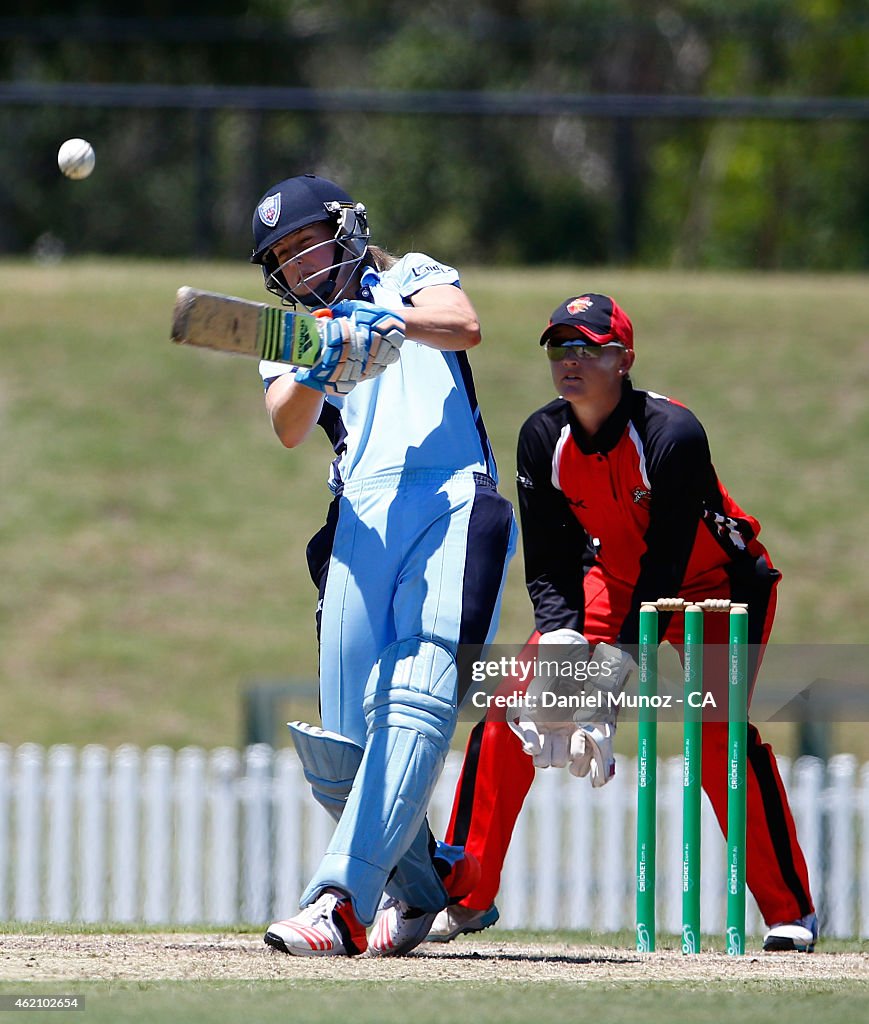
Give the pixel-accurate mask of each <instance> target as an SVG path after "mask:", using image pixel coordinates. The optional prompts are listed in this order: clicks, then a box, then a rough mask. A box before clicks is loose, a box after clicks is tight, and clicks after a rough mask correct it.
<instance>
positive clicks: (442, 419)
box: [260, 253, 498, 491]
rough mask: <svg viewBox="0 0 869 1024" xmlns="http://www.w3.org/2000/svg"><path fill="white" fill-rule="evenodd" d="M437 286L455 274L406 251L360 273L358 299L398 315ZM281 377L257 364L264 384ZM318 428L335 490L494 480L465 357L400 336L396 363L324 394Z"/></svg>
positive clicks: (277, 368) (273, 367)
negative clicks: (427, 477) (425, 472)
mask: <svg viewBox="0 0 869 1024" xmlns="http://www.w3.org/2000/svg"><path fill="white" fill-rule="evenodd" d="M442 284H452V285H456V286H458V285H459V275H458V272H457V271H456V270H454V269H453V268H452V267H447V266H444V265H443V264H441V263H437V262H435V260H433V259H432V258H431V257H430V256H426V255H425V254H424V253H408V254H407V255H406V256H403V257H402V258H401V259H400V260H399V261H398V262H397V263H396V264H395V265H394V266H392V267H390V268H389V269H388V270H384V271H377V270H374V269H373V268H370V267H369V268H366V269H365V270H364V271H363V274H362V283H361V294H362V295H363V296H364V297H365V298H366V299H370V301H371V302H373V303H375V304H376V305H378V306H384V307H386V308H387V309H393V310H395V311H396V312H399V313H400V312H401V308H402V306H406V305H411V303H410V297H411V296H412V295H414V294H415V293H416V292H418V291H420V290H421V289H423V288H429V287H431V286H432V285H442ZM286 372H294V371H292V370H290V371H288V370H287V367H286V365H284V364H281V363H271V362H266V361H262V362H261V363H260V374H261V375H262V378H263V380H264V381H266V382H269V381H271V380H273V379H274V378H275V377H277V376H279V375H280V374H282V373H286ZM320 425H321V426H322V427H323V429H324V430H325V431H326V433H327V434H329V436H330V438H331V440H332V443H333V446H334V448H335V451H336V453H337V456H338V457H337V458H336V460H335V461H334V462H333V464H332V472H331V477H330V481H329V486H330V487H331V488H332V490H334V491H338V490H340V489H341V487H342V485H343V484H344V483H347V482H348V481H350V480H357V479H361V478H364V477H372V476H380V475H384V474H392V473H400V472H402V471H405V470H420V469H435V470H441V471H443V470H446V471H447V472H449V473H454V472H457V471H460V470H468V471H472V472H478V473H486V474H488V475H489V476H491V477H492V478H493V479H494V480H496V481H497V479H498V478H497V469H496V467H495V459H494V456H493V454H492V447H491V445H490V443H489V438H488V436H487V434H486V428H485V427H484V425H483V420H482V417H481V415H480V410H479V408H478V406H477V397H476V393H475V390H474V381H473V377H472V375H471V367H470V363H469V361H468V357H467V353H465V352H441V351H439V350H438V349H434V348H431V347H430V346H428V345H423V344H420V343H419V342H416V341H414V340H413V339H412V338H407V339H406V341H405V342H404V344H403V345H402V347H401V358H400V359H399V360H398V362H396V363H393V364H392V365H391V366H388V367H387V368H386V369H385V370H384V372H383V373H382V374H381V375H380V376H379V377H376V378H375V379H374V380H366V381H362V382H361V383H359V384H357V385H356V387H355V388H354V389H353V390H352V391H351V392H350V394H349V395H345V396H343V397H333V396H327V398H326V403H325V404H324V407H323V414H322V415H321V417H320Z"/></svg>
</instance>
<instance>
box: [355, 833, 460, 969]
mask: <svg viewBox="0 0 869 1024" xmlns="http://www.w3.org/2000/svg"><path fill="white" fill-rule="evenodd" d="M441 881H442V882H443V884H444V888H445V889H446V891H447V896H449V898H450V899H451V900H460V899H462V897H463V896H467V894H468V893H469V892H471V891H472V890H473V888H474V887H475V886H476V885H477V883H478V882H479V881H480V863H479V861H478V860H477V858H476V857H475V856H474V855H473V854H472V853H465V854H464V855H463V856H462V857H460V858H459V860H457V861H456V863H455V864H453V865H452V867H451V868H450V871H449V873H448V874H447V875H446V876H445V877H444V878H442V879H441ZM438 913H439V912H438V911H437V910H432V911H428V910H419V909H418V908H416V907H411V906H409V905H408V904H407V903H405V902H404V901H403V900H396V899H392V898H390V899H388V900H387V901H386V902H385V903H384V905H383V909H382V910H381V913H380V916H379V917H378V918H377V921H376V922H375V924H374V930H373V931H372V932H371V939H370V941H369V943H368V955H369V956H405V954H407V953H409V952H410V951H411V950H412V949H415V948H416V947H417V946H418V945H419V944H420V943H421V942H424V941H425V937H426V936H427V935H428V933H429V931H430V930H431V926H432V923H433V922H434V920H435V918H436V917H437V916H438Z"/></svg>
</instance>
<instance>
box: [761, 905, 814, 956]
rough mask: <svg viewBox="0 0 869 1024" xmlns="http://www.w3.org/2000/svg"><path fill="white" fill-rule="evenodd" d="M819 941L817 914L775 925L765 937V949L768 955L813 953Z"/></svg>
mask: <svg viewBox="0 0 869 1024" xmlns="http://www.w3.org/2000/svg"><path fill="white" fill-rule="evenodd" d="M817 941H818V917H817V914H807V915H806V916H805V917H801V918H800V919H799V920H798V921H783V922H781V924H774V925H773V926H772V928H770V930H769V931H768V932H767V933H766V935H764V937H763V948H764V950H765V952H767V953H792V952H797V953H812V952H814V949H815V943H816V942H817Z"/></svg>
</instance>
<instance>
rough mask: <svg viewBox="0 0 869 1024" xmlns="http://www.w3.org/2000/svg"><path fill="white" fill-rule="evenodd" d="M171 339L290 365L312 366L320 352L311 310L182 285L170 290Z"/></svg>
mask: <svg viewBox="0 0 869 1024" xmlns="http://www.w3.org/2000/svg"><path fill="white" fill-rule="evenodd" d="M172 341H174V342H175V343H176V344H178V345H195V346H197V347H198V348H210V349H215V350H216V351H218V352H230V353H233V354H235V355H243V356H255V357H256V358H258V359H269V360H272V361H274V362H277V363H288V364H290V365H292V366H313V365H314V363H315V362H316V361H317V356H318V355H319V352H320V335H319V333H318V332H317V318H316V317H315V316H312V315H310V314H309V313H294V312H292V311H290V310H285V309H278V308H277V307H276V306H269V305H266V303H264V302H251V301H250V300H249V299H239V298H237V297H236V296H234V295H221V294H219V293H218V292H205V291H200V290H199V289H197V288H188V287H187V286H186V285H185V286H184V287H182V288H179V289H178V293H177V295H176V296H175V306H174V309H173V311H172Z"/></svg>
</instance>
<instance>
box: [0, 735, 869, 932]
mask: <svg viewBox="0 0 869 1024" xmlns="http://www.w3.org/2000/svg"><path fill="white" fill-rule="evenodd" d="M460 764H461V758H460V756H459V755H458V754H453V755H451V757H450V759H449V760H448V763H447V767H446V770H445V772H444V775H443V777H442V779H441V781H440V783H439V784H438V788H437V791H436V794H435V797H434V800H433V803H432V808H431V814H430V818H431V821H432V826H433V828H434V830H435V832H436V834H442V832H443V829H444V826H445V824H446V822H447V819H448V815H449V809H450V806H451V802H452V796H453V788H454V786H455V781H456V778H457V774H458V770H459V767H460ZM779 764H780V767H781V769H782V774H783V777H784V779H785V784H786V785H787V787H788V791H789V793H790V797H791V803H792V806H793V809H794V814H795V816H796V819H797V827H798V830H799V834H800V838H801V841H802V844H803V849H804V851H805V854H806V857H807V860H808V863H809V871H810V875H811V879H812V887H813V890H814V895H815V899H816V902H817V903H818V905H819V908H820V915H821V922H822V929H823V932H824V934H826V935H829V936H839V937H853V936H860V937H862V938H866V937H869V764H865V765H863V766H862V767H860V766H858V764H857V761H856V759H855V758H853V757H851V756H850V755H837V756H836V757H834V758H832V759H831V760H830V761H829V762H828V763H827V765H826V766H825V765H824V764H823V763H822V762H821V761H818V760H816V759H814V758H801V759H800V760H798V761H796V762H795V763H794V764H793V765H792V764H791V763H790V762H789V761H787V760H786V759H780V762H779ZM659 773H660V774H659V794H658V813H659V822H658V829H659V833H658V858H657V863H658V904H659V905H658V922H659V924H658V926H659V929H660V930H661V931H665V932H670V933H673V934H678V933H679V931H680V929H681V884H680V861H681V854H680V829H681V760H680V759H679V758H674V759H672V760H669V761H667V762H664V763H662V764H661V765H660V768H659ZM635 814H636V765H635V764H631V762H630V761H629V760H627V759H624V758H623V759H620V762H619V772H618V775H617V776H616V779H615V780H614V781H613V782H612V783H610V784H609V785H608V786H606V787H604V788H603V789H601V790H592V789H591V787H590V786H589V785H588V783H587V782H585V781H577V780H576V779H573V778H572V777H571V776H569V775H568V774H567V772H557V771H545V772H538V773H537V778H536V780H535V782H534V785H533V786H532V788H531V792H530V794H529V798H528V801H527V802H526V805H525V808H524V809H523V812H522V815H521V817H520V819H519V823H518V827H517V830H516V832H515V834H514V839H513V844H512V846H511V848H510V853H509V855H508V858H507V862H506V864H505V870H504V876H503V880H502V886H501V891H500V893H499V895H498V905H499V908H500V910H501V918H502V923H503V925H504V926H505V927H508V928H518V927H529V928H530V927H533V928H541V929H549V928H560V927H562V928H578V929H584V928H594V929H595V930H602V931H616V930H619V929H622V928H632V927H633V920H634V856H635V831H634V830H635ZM331 830H332V823H331V820H330V819H329V818H328V816H327V815H326V813H325V812H324V811H323V810H322V809H321V808H320V807H319V806H317V805H316V804H315V803H314V802H313V800H312V798H311V797H310V794H309V791H308V787H307V785H306V784H305V782H304V779H303V777H302V773H301V769H300V767H299V764H298V761H297V759H296V756H295V753H294V752H293V751H292V750H290V749H286V750H280V751H277V752H275V751H273V750H272V749H271V747H268V746H262V745H259V746H253V747H249V748H248V749H247V750H245V751H243V752H241V753H240V752H239V751H237V750H233V749H230V748H219V749H216V750H212V751H205V750H202V749H199V748H193V747H191V748H186V749H184V750H180V751H177V752H175V751H172V750H170V749H168V748H167V747H151V748H149V749H147V750H145V751H141V750H139V749H138V748H136V747H132V746H123V747H119V748H118V749H117V750H114V751H109V750H107V749H106V748H105V747H101V746H88V747H85V748H84V749H82V750H80V751H79V750H77V749H75V748H73V747H70V746H66V745H61V746H55V747H51V748H50V749H48V750H47V751H46V750H45V749H43V748H42V747H39V746H36V745H33V744H24V745H22V746H20V747H18V748H17V749H14V750H13V749H11V748H10V747H8V746H5V745H2V744H0V920H15V921H33V920H50V921H59V922H62V921H83V922H145V923H149V924H159V925H169V924H192V923H202V924H210V925H231V924H237V923H248V924H252V925H257V926H261V925H262V924H263V923H267V922H268V921H269V920H271V919H272V918H274V917H277V916H284V915H286V914H287V913H288V912H290V911H292V910H293V908H295V907H296V905H297V900H298V897H299V894H300V893H301V891H302V889H303V888H304V885H305V882H306V881H307V878H308V876H309V875H310V873H311V872H312V870H313V868H314V866H315V864H316V862H317V860H318V859H319V857H320V855H321V853H322V851H323V850H324V848H325V846H326V844H327V842H328V839H329V835H330V834H331ZM724 853H725V850H724V842H723V840H722V838H721V834H720V832H719V830H718V826H717V824H716V822H715V820H714V817H713V815H712V811H711V808H710V807H709V805H708V802H706V801H704V816H703V875H702V880H703V889H702V915H703V930H704V931H707V932H710V933H714V932H718V933H721V932H723V929H724V921H723V918H724V911H725V871H724ZM748 925H749V930H750V931H751V932H755V933H756V932H758V931H760V930H761V922H760V917H759V915H758V913H757V908H756V907H755V906H754V903H753V901H752V900H749V916H748Z"/></svg>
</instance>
